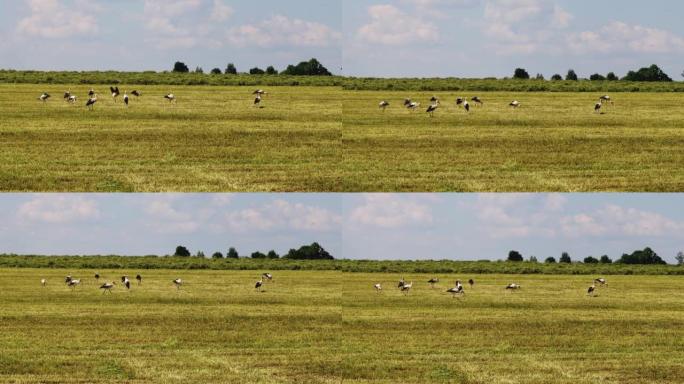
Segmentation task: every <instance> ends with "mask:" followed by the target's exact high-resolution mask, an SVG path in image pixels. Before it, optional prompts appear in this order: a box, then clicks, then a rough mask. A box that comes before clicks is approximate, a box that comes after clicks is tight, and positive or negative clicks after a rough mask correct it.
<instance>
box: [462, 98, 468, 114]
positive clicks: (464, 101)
mask: <svg viewBox="0 0 684 384" xmlns="http://www.w3.org/2000/svg"><path fill="white" fill-rule="evenodd" d="M463 108H464V109H465V111H466V112H470V104H468V100H463Z"/></svg>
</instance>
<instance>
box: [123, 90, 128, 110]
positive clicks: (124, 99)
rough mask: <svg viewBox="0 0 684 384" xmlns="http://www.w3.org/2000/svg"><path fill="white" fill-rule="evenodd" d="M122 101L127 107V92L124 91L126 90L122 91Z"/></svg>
mask: <svg viewBox="0 0 684 384" xmlns="http://www.w3.org/2000/svg"><path fill="white" fill-rule="evenodd" d="M123 101H124V104H126V106H127V107H128V93H126V91H124V95H123Z"/></svg>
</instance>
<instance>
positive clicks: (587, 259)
mask: <svg viewBox="0 0 684 384" xmlns="http://www.w3.org/2000/svg"><path fill="white" fill-rule="evenodd" d="M598 262H599V260H598V259H597V258H595V257H593V256H587V257H585V258H584V263H585V264H598Z"/></svg>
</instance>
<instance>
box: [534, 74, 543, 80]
mask: <svg viewBox="0 0 684 384" xmlns="http://www.w3.org/2000/svg"><path fill="white" fill-rule="evenodd" d="M534 78H535V79H537V80H544V75H542V74H541V73H537V76H535V77H534Z"/></svg>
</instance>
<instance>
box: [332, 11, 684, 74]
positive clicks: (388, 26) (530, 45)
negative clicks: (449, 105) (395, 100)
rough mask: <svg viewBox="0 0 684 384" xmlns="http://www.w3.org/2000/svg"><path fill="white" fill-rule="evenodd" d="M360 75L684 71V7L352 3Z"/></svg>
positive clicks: (353, 59) (351, 45) (348, 21)
mask: <svg viewBox="0 0 684 384" xmlns="http://www.w3.org/2000/svg"><path fill="white" fill-rule="evenodd" d="M343 8H344V16H343V24H344V25H343V31H344V68H345V74H348V75H355V76H379V77H388V76H425V77H430V76H442V77H444V76H458V77H486V76H497V77H503V76H511V75H512V74H513V69H514V68H516V67H524V68H527V69H528V71H529V72H530V73H531V74H532V75H534V74H536V73H542V74H544V75H545V76H546V77H547V78H548V77H550V76H551V75H553V74H554V73H561V74H563V75H564V74H565V73H566V72H567V70H568V69H569V68H573V69H575V70H576V71H577V73H578V74H579V75H580V76H582V77H589V75H591V74H593V73H596V72H600V73H603V74H605V73H607V72H609V71H614V72H615V73H617V74H618V75H620V76H622V75H624V74H625V73H626V72H627V71H628V70H631V69H635V68H639V67H642V66H646V65H650V64H653V63H656V64H658V65H660V66H661V67H662V68H664V69H665V71H666V72H668V73H669V74H670V76H671V77H672V78H674V79H676V80H677V79H679V80H681V77H680V73H681V72H682V70H683V69H684V65H683V64H681V63H682V61H683V59H684V25H683V24H682V23H681V14H682V12H684V3H682V2H675V1H668V0H654V1H650V2H643V1H637V0H620V1H618V0H604V1H590V0H345V1H344V2H343Z"/></svg>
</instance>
